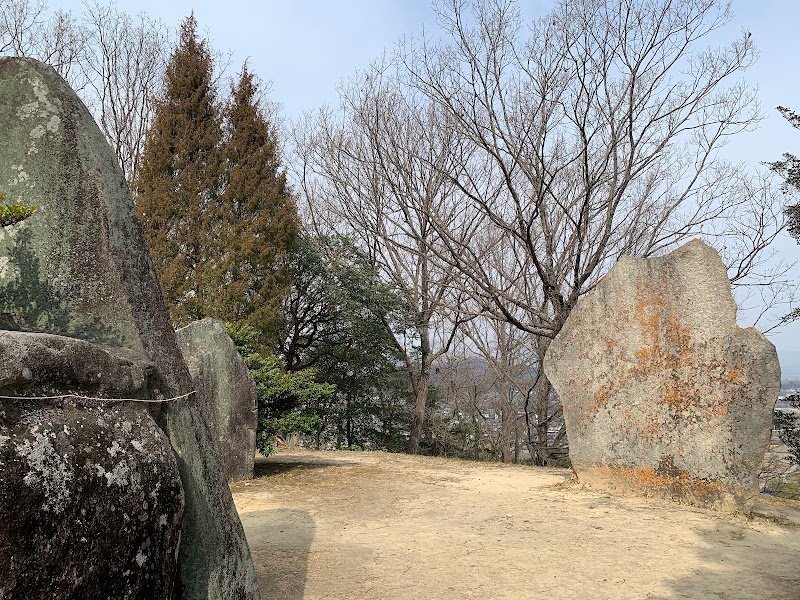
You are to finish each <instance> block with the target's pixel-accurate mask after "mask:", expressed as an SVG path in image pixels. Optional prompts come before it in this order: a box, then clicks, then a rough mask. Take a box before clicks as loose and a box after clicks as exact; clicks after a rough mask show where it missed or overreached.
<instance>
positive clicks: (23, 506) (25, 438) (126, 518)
mask: <svg viewBox="0 0 800 600" xmlns="http://www.w3.org/2000/svg"><path fill="white" fill-rule="evenodd" d="M159 385H160V382H159V381H158V373H157V370H156V369H155V366H154V365H153V364H152V363H151V362H150V361H149V360H147V359H146V358H145V357H144V356H142V355H139V354H136V353H134V352H132V351H130V350H127V349H122V348H108V347H103V346H98V345H95V344H91V343H89V342H86V341H84V340H78V339H75V338H67V337H61V336H55V335H48V334H42V333H24V332H17V331H0V394H2V395H3V396H5V397H4V398H3V399H2V401H1V403H0V598H8V599H12V598H85V599H86V600H90V599H93V600H105V599H106V598H119V599H123V598H130V599H133V598H151V599H153V600H169V599H170V598H171V597H172V592H173V589H174V584H175V577H176V575H177V570H178V569H177V553H178V545H179V542H180V531H181V517H182V515H183V488H182V486H181V480H180V476H179V474H178V467H177V465H176V463H175V457H174V455H173V452H172V448H171V446H170V443H169V440H168V439H167V437H166V436H165V435H164V433H163V432H162V431H161V430H160V429H159V428H158V426H157V425H156V423H155V422H154V421H153V419H152V418H151V417H150V414H149V412H148V411H147V408H146V404H145V403H142V402H137V401H136V400H143V399H147V398H149V397H150V396H151V395H152V390H153V389H154V387H156V386H159ZM67 394H81V395H83V396H90V397H91V398H92V399H89V398H82V397H76V396H69V395H67ZM30 396H36V397H33V398H32V397H30ZM41 396H50V398H41ZM10 397H16V398H15V399H12V398H10ZM99 397H104V398H109V397H110V398H115V400H100V399H99ZM118 398H126V400H118Z"/></svg>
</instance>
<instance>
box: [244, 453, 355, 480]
mask: <svg viewBox="0 0 800 600" xmlns="http://www.w3.org/2000/svg"><path fill="white" fill-rule="evenodd" d="M356 464H358V463H355V462H353V461H348V460H334V459H328V458H318V457H311V456H302V455H300V456H296V455H294V456H285V455H280V454H277V455H272V456H268V457H266V458H256V460H255V464H254V465H253V477H254V478H256V479H257V478H259V477H270V476H272V475H280V474H281V473H289V472H291V471H297V470H301V471H303V470H313V469H327V468H329V467H347V466H355V465H356Z"/></svg>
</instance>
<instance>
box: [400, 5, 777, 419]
mask: <svg viewBox="0 0 800 600" xmlns="http://www.w3.org/2000/svg"><path fill="white" fill-rule="evenodd" d="M438 11H439V17H440V22H441V23H442V25H443V27H444V31H445V36H446V37H447V38H448V39H447V40H446V41H444V42H431V41H430V40H427V39H424V38H423V39H421V40H415V41H414V42H411V43H408V44H406V45H405V46H403V47H402V48H401V50H400V51H399V52H398V55H397V59H398V62H397V71H396V73H397V75H396V76H397V78H398V79H400V80H404V81H406V82H407V85H408V86H409V87H410V88H412V89H413V91H414V93H422V94H423V95H424V96H425V97H426V98H428V99H429V100H430V101H431V102H433V103H434V104H435V106H436V107H437V109H436V111H435V114H437V115H441V119H442V122H441V124H440V126H441V127H445V126H446V127H447V128H448V129H449V130H451V131H453V132H454V133H452V134H451V135H453V136H454V137H455V138H457V139H459V144H458V145H457V146H456V147H457V148H458V151H457V152H456V153H453V155H452V156H453V158H452V160H451V163H450V165H449V169H448V170H447V171H445V174H446V175H447V176H448V180H449V182H450V183H451V184H452V185H453V186H454V188H455V189H456V190H457V191H458V194H459V195H460V196H461V198H462V202H463V204H464V205H466V206H469V210H471V211H473V212H474V213H475V214H476V215H478V216H477V217H476V218H477V219H478V220H479V222H480V224H481V227H480V230H479V231H480V235H478V236H468V237H465V236H464V234H463V231H462V230H453V229H452V226H451V222H450V221H447V220H441V219H438V218H436V215H435V214H433V215H432V224H433V226H434V227H435V229H436V231H437V233H438V235H439V237H440V239H441V240H442V245H441V246H439V247H445V248H446V249H447V251H446V252H444V253H440V254H438V255H437V257H438V258H439V259H440V260H442V261H444V262H445V264H447V265H450V266H452V267H455V268H457V269H458V271H459V272H460V273H461V274H462V275H463V276H464V278H465V279H466V280H467V281H468V282H469V285H468V288H469V291H471V293H472V295H473V296H474V298H475V299H476V301H477V302H478V303H479V305H480V306H481V307H482V308H483V309H484V310H487V311H490V312H491V313H492V314H494V315H496V316H497V317H498V318H502V319H506V320H508V321H509V322H511V323H513V324H514V325H515V326H517V327H518V328H520V329H522V330H524V331H527V332H530V333H532V334H534V335H535V336H538V340H539V342H538V349H537V354H538V358H539V360H540V361H541V359H542V358H543V357H544V354H545V352H546V350H547V347H548V344H549V340H550V339H552V338H553V337H554V336H555V335H556V334H557V333H558V331H559V330H560V329H561V327H562V325H563V324H564V322H565V320H566V318H567V316H568V315H569V313H570V311H571V310H572V308H573V307H574V306H575V303H576V302H577V300H578V298H579V297H580V296H581V295H582V294H585V293H586V292H587V291H589V290H590V289H592V287H593V286H594V285H595V283H596V282H597V281H598V279H599V278H600V277H601V276H602V275H603V274H604V273H605V272H606V271H607V270H608V269H609V268H610V266H611V265H612V264H613V263H614V262H615V261H616V260H617V259H618V258H619V257H620V256H621V255H623V254H632V255H637V256H651V255H655V254H659V253H663V252H665V251H667V250H669V249H671V248H673V247H674V246H675V245H676V244H678V243H680V242H682V241H685V240H686V239H688V238H690V237H704V238H705V239H707V240H709V241H711V242H712V243H713V244H714V245H715V246H716V247H717V248H718V249H719V250H720V251H721V252H722V254H723V257H724V260H725V262H726V264H727V265H728V267H729V273H730V276H731V279H732V281H733V282H734V283H737V284H742V283H745V282H748V280H749V281H750V282H751V283H756V284H758V285H759V286H765V285H767V286H768V285H769V284H774V283H775V280H776V278H777V277H778V276H779V275H780V269H778V271H777V272H775V271H773V272H771V273H770V272H767V273H765V272H764V271H763V270H759V269H761V268H762V267H763V257H764V251H765V249H767V248H768V247H769V245H770V243H771V242H772V241H773V240H774V238H775V236H777V235H778V233H779V232H780V231H781V230H782V228H783V226H784V223H783V216H782V213H781V211H780V210H779V208H778V206H777V205H778V203H779V200H776V195H775V194H773V193H772V191H773V190H772V189H771V188H770V187H769V184H768V182H766V181H763V180H759V179H758V178H753V177H750V176H749V175H748V173H747V172H746V170H745V169H743V168H742V166H740V165H731V164H728V163H726V162H725V161H723V160H722V159H721V158H720V157H719V154H718V150H719V149H720V147H721V146H722V145H724V143H725V141H726V140H727V139H728V138H729V137H730V136H731V135H734V134H737V133H739V132H741V131H743V130H745V129H747V128H749V127H751V126H752V125H754V124H755V122H756V121H757V119H758V109H757V106H756V102H755V95H754V92H753V90H751V89H750V88H748V87H747V86H746V85H745V84H744V83H742V82H741V81H738V80H737V77H738V75H739V74H740V73H741V72H742V71H743V70H744V69H745V68H746V67H747V66H748V65H749V64H750V63H751V61H752V59H753V54H754V49H753V43H752V40H751V38H750V35H749V34H744V35H743V36H742V37H741V38H739V39H737V40H734V41H733V42H732V43H731V44H730V45H729V46H727V47H722V48H703V47H701V44H702V40H703V38H704V37H706V36H708V35H709V34H710V33H712V32H713V31H715V30H717V29H719V28H720V27H722V26H723V25H724V24H725V23H727V22H728V21H729V20H730V16H731V15H730V12H729V7H728V6H727V5H726V4H721V3H719V2H716V1H715V0H679V1H674V0H672V1H668V0H618V1H614V2H610V1H607V0H562V1H560V2H558V4H557V6H556V7H555V8H554V10H553V11H552V12H551V13H550V14H548V15H546V16H545V17H543V18H540V19H537V20H535V21H534V22H533V23H531V24H530V25H529V26H528V27H526V26H525V24H524V23H523V20H522V17H521V14H520V11H519V8H518V6H517V4H516V2H514V1H513V0H476V1H475V2H467V1H466V0H447V1H445V2H441V3H440V4H439V5H438ZM743 233H746V235H742V234H743ZM465 242H466V243H465ZM520 282H521V283H520ZM539 386H540V387H539V391H538V392H537V394H538V395H539V398H540V400H541V402H542V403H543V406H544V404H546V403H547V398H548V397H549V396H550V394H551V390H550V386H549V383H548V382H547V381H546V379H545V378H544V376H543V375H542V376H541V378H540V383H539ZM546 420H547V419H546V418H545V421H546ZM542 426H544V423H542Z"/></svg>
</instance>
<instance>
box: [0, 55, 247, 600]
mask: <svg viewBox="0 0 800 600" xmlns="http://www.w3.org/2000/svg"><path fill="white" fill-rule="evenodd" d="M0 131H2V136H3V139H2V143H0V191H2V192H5V193H7V194H8V199H9V200H11V201H19V202H24V203H25V204H32V205H35V206H37V207H38V210H37V211H36V213H35V214H34V215H33V216H32V217H30V218H28V219H27V220H25V221H23V222H22V223H19V224H17V225H14V226H12V227H8V228H5V229H3V230H2V231H0V316H2V322H3V323H5V324H6V326H7V327H12V328H14V329H18V330H21V331H29V332H44V333H53V334H60V335H64V336H71V337H75V338H80V339H84V340H88V341H92V342H99V343H104V344H112V345H116V346H122V347H125V348H128V349H131V350H134V351H138V352H144V353H145V354H146V355H147V357H148V358H149V359H150V360H151V361H152V362H153V363H154V364H155V366H156V368H157V369H158V371H159V375H160V381H161V387H160V388H159V389H158V390H154V391H153V393H154V396H156V397H166V398H169V397H180V396H182V395H184V394H186V393H188V392H190V391H191V390H192V382H191V378H190V376H189V372H188V370H187V368H186V365H185V363H184V361H183V357H182V356H181V353H180V350H179V349H178V346H177V343H176V340H175V333H174V331H173V329H172V326H171V324H170V321H169V316H168V314H167V310H166V308H165V306H164V303H163V299H162V296H161V292H160V290H159V288H158V283H157V281H156V277H155V273H154V271H153V266H152V261H151V259H150V254H149V251H148V249H147V245H146V243H145V240H144V236H143V234H142V229H141V225H140V223H139V220H138V218H137V215H136V210H135V207H134V204H133V201H132V199H131V195H130V191H129V190H128V187H127V185H126V182H125V179H124V176H123V174H122V171H121V169H120V168H119V166H118V165H117V163H116V159H115V157H114V154H113V152H112V150H111V148H110V147H109V145H108V143H107V142H106V141H105V139H104V138H103V135H102V133H101V132H100V130H99V128H98V127H97V125H96V123H95V122H94V120H93V119H92V117H91V115H90V114H89V111H88V110H87V109H86V107H85V106H84V105H83V104H82V103H81V101H80V100H79V99H78V97H77V96H76V95H75V93H74V92H73V91H72V90H71V89H70V88H69V86H68V85H67V84H66V82H64V80H63V79H61V78H60V77H59V76H58V75H57V74H56V72H55V71H54V70H53V69H51V68H50V67H48V66H46V65H44V64H42V63H39V62H37V61H34V60H31V59H25V58H0ZM153 415H154V417H155V418H156V421H157V422H158V423H159V425H160V426H161V427H162V428H163V430H164V432H165V433H166V434H167V436H168V438H169V440H170V443H171V445H172V448H173V451H174V453H175V458H176V460H177V464H178V468H179V471H180V475H181V482H182V485H183V488H184V493H185V500H186V507H185V512H184V517H183V522H182V533H181V545H180V552H179V563H180V582H179V585H178V586H177V587H178V589H180V590H181V592H180V593H181V594H182V596H183V597H185V598H204V599H205V598H215V599H216V598H220V599H224V598H257V597H258V596H259V594H258V586H257V582H256V579H255V573H254V570H253V566H252V560H251V557H250V552H249V549H248V546H247V541H246V539H245V537H244V531H243V529H242V526H241V522H240V521H239V518H238V515H237V513H236V509H235V506H234V504H233V501H232V498H231V495H230V490H229V489H228V486H227V482H226V480H225V478H224V477H223V476H222V473H221V471H220V469H219V466H218V464H217V460H216V457H215V456H214V455H213V453H208V452H206V449H207V448H208V447H209V444H208V432H207V431H206V428H205V425H204V422H203V419H202V417H201V415H200V412H199V410H198V409H197V407H196V406H195V405H194V400H193V399H192V398H191V397H189V398H187V399H183V400H176V401H173V402H169V403H166V404H165V405H164V408H163V409H161V410H156V411H154V412H153Z"/></svg>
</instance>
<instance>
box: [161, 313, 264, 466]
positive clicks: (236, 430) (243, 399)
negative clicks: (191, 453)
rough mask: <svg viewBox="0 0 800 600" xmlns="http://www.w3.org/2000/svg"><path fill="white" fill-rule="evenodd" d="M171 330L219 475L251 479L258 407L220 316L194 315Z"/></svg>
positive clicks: (253, 388)
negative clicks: (203, 317) (216, 317)
mask: <svg viewBox="0 0 800 600" xmlns="http://www.w3.org/2000/svg"><path fill="white" fill-rule="evenodd" d="M176 335H177V337H178V346H179V347H180V349H181V352H182V353H183V358H184V360H185V361H186V365H187V366H188V367H189V373H190V374H191V376H192V382H193V384H194V389H195V390H197V396H198V397H197V402H198V406H199V407H200V411H201V412H202V414H203V416H204V418H205V421H206V426H207V427H208V431H209V433H210V435H211V441H212V445H213V446H214V448H215V450H216V453H217V458H218V459H219V463H220V467H221V468H222V473H223V475H224V476H225V477H226V478H227V479H228V481H241V480H243V479H252V477H253V459H254V457H255V453H256V425H257V420H258V413H257V410H256V384H255V381H253V377H252V376H251V375H250V370H249V369H248V368H247V365H246V364H244V361H243V360H242V357H241V356H240V355H239V352H238V351H237V350H236V346H235V345H234V344H233V340H231V338H230V337H229V336H228V333H227V332H226V331H225V326H224V325H223V323H222V322H221V321H218V320H216V319H203V320H201V321H195V322H194V323H190V324H189V325H187V326H186V327H184V328H183V329H179V330H178V331H177V332H176Z"/></svg>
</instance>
